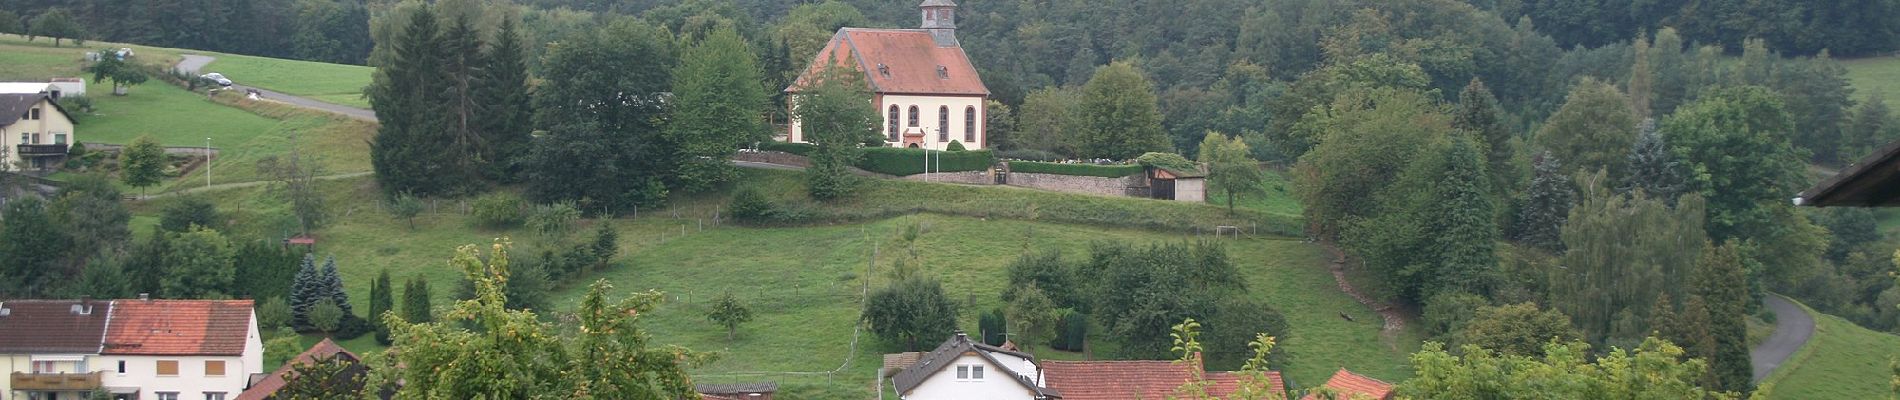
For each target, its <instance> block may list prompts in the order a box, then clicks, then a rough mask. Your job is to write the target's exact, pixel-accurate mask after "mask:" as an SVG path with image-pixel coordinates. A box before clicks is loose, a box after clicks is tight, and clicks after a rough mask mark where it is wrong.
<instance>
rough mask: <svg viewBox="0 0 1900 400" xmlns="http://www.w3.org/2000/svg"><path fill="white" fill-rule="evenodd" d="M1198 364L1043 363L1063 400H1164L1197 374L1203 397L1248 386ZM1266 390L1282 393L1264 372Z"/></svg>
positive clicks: (1276, 376)
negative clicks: (1203, 384)
mask: <svg viewBox="0 0 1900 400" xmlns="http://www.w3.org/2000/svg"><path fill="white" fill-rule="evenodd" d="M1202 368H1203V367H1202V366H1201V365H1200V364H1199V363H1193V364H1190V363H1182V362H1176V361H1159V360H1130V361H1049V362H1045V363H1043V375H1044V376H1045V377H1046V378H1048V382H1047V383H1048V386H1049V388H1051V389H1055V390H1057V391H1059V392H1061V393H1062V399H1063V400H1129V399H1165V398H1169V397H1172V396H1173V395H1174V391H1175V389H1177V388H1180V387H1181V386H1182V385H1184V384H1186V383H1188V381H1189V380H1190V379H1193V376H1194V375H1193V374H1194V373H1195V372H1201V374H1202V376H1201V379H1202V380H1204V381H1207V382H1208V383H1209V384H1208V386H1207V393H1208V394H1210V395H1213V396H1214V397H1219V398H1226V397H1228V395H1230V394H1233V393H1234V392H1235V391H1236V390H1238V389H1239V388H1240V387H1241V385H1242V384H1243V383H1248V382H1247V379H1246V376H1245V375H1244V374H1241V373H1236V372H1206V371H1205V370H1201V369H1202ZM1197 370H1200V371H1197ZM1264 375H1265V377H1266V379H1267V387H1266V389H1267V390H1269V391H1271V392H1273V393H1286V383H1285V382H1284V381H1283V380H1282V379H1281V378H1280V372H1279V371H1268V372H1266V373H1265V374H1264Z"/></svg>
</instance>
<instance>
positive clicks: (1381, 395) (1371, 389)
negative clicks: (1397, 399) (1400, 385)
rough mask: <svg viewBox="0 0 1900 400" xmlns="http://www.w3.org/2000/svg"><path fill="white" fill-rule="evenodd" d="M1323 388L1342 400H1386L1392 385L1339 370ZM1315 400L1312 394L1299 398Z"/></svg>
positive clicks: (1390, 393)
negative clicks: (1370, 399) (1363, 399)
mask: <svg viewBox="0 0 1900 400" xmlns="http://www.w3.org/2000/svg"><path fill="white" fill-rule="evenodd" d="M1323 387H1326V388H1331V389H1333V390H1335V391H1338V392H1339V394H1340V395H1341V397H1343V398H1354V399H1356V398H1359V397H1358V396H1364V397H1366V398H1372V399H1386V398H1390V397H1391V396H1392V384H1390V383H1385V381H1381V380H1378V379H1372V378H1371V377H1367V376H1365V375H1360V374H1356V373H1353V372H1352V371H1347V370H1346V369H1345V368H1340V369H1339V372H1334V373H1333V377H1332V378H1331V379H1327V380H1326V385H1324V386H1323ZM1317 399H1319V396H1315V395H1312V394H1308V395H1306V397H1302V398H1301V400H1317Z"/></svg>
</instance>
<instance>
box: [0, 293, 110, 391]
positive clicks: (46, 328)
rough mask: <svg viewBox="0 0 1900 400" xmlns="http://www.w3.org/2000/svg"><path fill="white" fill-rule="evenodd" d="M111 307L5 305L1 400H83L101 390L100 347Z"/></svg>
mask: <svg viewBox="0 0 1900 400" xmlns="http://www.w3.org/2000/svg"><path fill="white" fill-rule="evenodd" d="M111 314H112V302H110V301H92V300H8V301H0V366H5V367H6V370H7V372H8V373H9V374H8V375H9V376H8V377H7V380H5V381H0V400H5V399H22V400H69V399H72V400H78V399H86V398H88V397H89V396H91V391H92V390H93V389H97V388H99V385H100V373H99V372H97V371H96V369H95V368H94V367H95V366H97V365H98V363H99V360H98V359H99V343H100V340H101V338H103V337H104V335H105V331H106V320H107V319H109V318H110V316H111Z"/></svg>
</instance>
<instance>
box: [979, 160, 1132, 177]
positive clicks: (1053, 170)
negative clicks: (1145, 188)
mask: <svg viewBox="0 0 1900 400" xmlns="http://www.w3.org/2000/svg"><path fill="white" fill-rule="evenodd" d="M1141 171H1142V168H1141V166H1140V165H1134V164H1120V165H1095V164H1062V163H1046V162H1035V161H1010V162H1009V172H1021V173H1030V174H1055V175H1074V176H1097V177H1103V178H1121V177H1126V176H1130V175H1134V174H1139V173H1141Z"/></svg>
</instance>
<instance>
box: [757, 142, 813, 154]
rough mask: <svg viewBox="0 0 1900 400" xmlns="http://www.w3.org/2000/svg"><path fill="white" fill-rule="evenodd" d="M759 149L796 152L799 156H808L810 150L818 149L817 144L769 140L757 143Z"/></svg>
mask: <svg viewBox="0 0 1900 400" xmlns="http://www.w3.org/2000/svg"><path fill="white" fill-rule="evenodd" d="M759 150H764V151H777V152H782V153H791V154H797V155H801V156H809V155H811V152H812V151H814V150H818V146H816V145H813V144H811V143H789V142H780V141H771V142H765V144H762V145H759Z"/></svg>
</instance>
